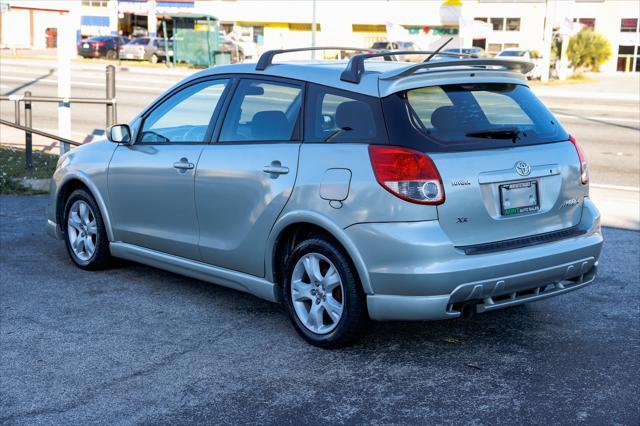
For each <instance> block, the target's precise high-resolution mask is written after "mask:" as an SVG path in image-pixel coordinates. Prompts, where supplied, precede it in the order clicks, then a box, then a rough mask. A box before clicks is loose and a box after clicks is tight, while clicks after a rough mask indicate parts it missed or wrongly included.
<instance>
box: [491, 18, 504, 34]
mask: <svg viewBox="0 0 640 426" xmlns="http://www.w3.org/2000/svg"><path fill="white" fill-rule="evenodd" d="M491 25H493V31H504V18H491Z"/></svg>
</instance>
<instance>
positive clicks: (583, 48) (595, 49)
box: [567, 28, 611, 73]
mask: <svg viewBox="0 0 640 426" xmlns="http://www.w3.org/2000/svg"><path fill="white" fill-rule="evenodd" d="M610 57H611V45H610V44H609V41H607V39H606V38H604V37H603V36H602V34H598V33H596V32H594V31H593V30H592V29H590V28H583V29H582V30H580V32H579V33H577V34H576V35H574V36H573V37H571V38H570V39H569V46H567V58H568V59H569V62H571V66H572V68H573V71H574V73H580V72H582V71H585V70H591V71H598V70H599V69H600V65H602V64H603V63H604V62H606V61H607V60H608V59H609V58H610Z"/></svg>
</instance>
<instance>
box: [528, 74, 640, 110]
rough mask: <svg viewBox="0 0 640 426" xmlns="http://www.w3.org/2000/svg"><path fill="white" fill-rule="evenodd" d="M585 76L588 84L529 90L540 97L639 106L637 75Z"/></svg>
mask: <svg viewBox="0 0 640 426" xmlns="http://www.w3.org/2000/svg"><path fill="white" fill-rule="evenodd" d="M586 76H587V77H588V78H589V80H590V81H589V82H585V83H574V84H570V85H569V84H567V85H566V86H558V85H555V86H533V87H532V88H531V89H532V90H533V91H534V93H535V94H536V95H538V96H541V97H549V98H571V99H598V100H610V101H623V102H636V103H639V104H640V78H638V73H628V74H623V73H620V74H600V73H587V74H586Z"/></svg>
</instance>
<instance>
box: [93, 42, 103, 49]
mask: <svg viewBox="0 0 640 426" xmlns="http://www.w3.org/2000/svg"><path fill="white" fill-rule="evenodd" d="M91 44H92V45H93V47H95V48H96V49H97V48H99V47H100V46H104V42H103V41H94V42H93V43H91Z"/></svg>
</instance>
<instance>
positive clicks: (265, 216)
mask: <svg viewBox="0 0 640 426" xmlns="http://www.w3.org/2000/svg"><path fill="white" fill-rule="evenodd" d="M302 99H303V86H302V85H298V84H292V83H290V82H283V81H280V80H271V79H265V80H253V79H241V80H240V81H239V84H238V86H237V89H236V91H235V93H234V95H233V98H232V100H231V103H230V105H229V108H228V111H227V113H226V115H225V119H224V122H223V124H222V128H221V131H220V136H219V138H218V142H217V143H212V144H210V145H208V146H206V147H205V148H204V150H203V152H202V155H201V157H200V162H199V163H198V169H197V172H196V188H195V194H196V212H197V215H198V219H199V223H200V252H201V254H202V258H203V261H205V262H207V263H210V264H213V265H216V266H220V267H224V268H227V269H232V270H235V271H241V272H244V273H248V274H252V275H255V276H260V277H262V276H264V259H265V249H266V241H267V237H268V236H269V232H270V231H271V228H272V226H273V224H274V223H275V221H276V219H277V218H278V216H279V214H280V212H281V211H282V209H283V208H284V206H285V204H286V202H287V200H288V199H289V196H290V195H291V191H292V189H293V184H294V182H295V179H296V172H297V166H298V151H299V148H300V139H301V137H300V110H301V104H302Z"/></svg>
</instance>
